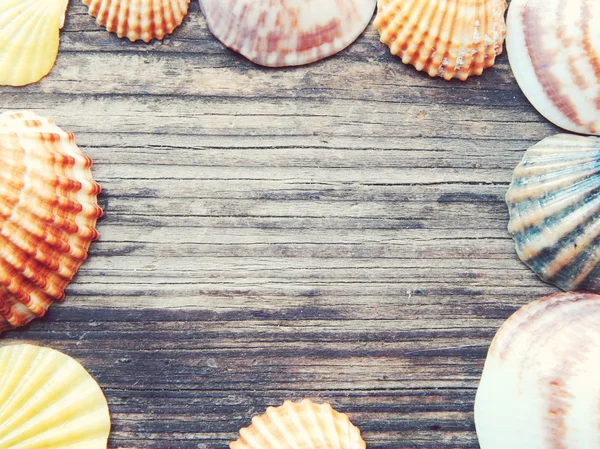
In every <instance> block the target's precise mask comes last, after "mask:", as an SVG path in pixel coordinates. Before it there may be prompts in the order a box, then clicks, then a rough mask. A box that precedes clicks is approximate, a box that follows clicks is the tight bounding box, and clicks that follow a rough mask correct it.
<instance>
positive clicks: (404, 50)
mask: <svg viewBox="0 0 600 449" xmlns="http://www.w3.org/2000/svg"><path fill="white" fill-rule="evenodd" d="M506 8H507V4H506V1H505V0H446V1H439V0H378V2H377V17H376V18H375V22H374V25H375V28H377V31H379V34H380V35H381V42H383V43H384V44H386V45H387V46H388V47H390V50H391V52H392V54H394V55H397V56H399V57H400V58H402V62H403V63H405V64H411V65H413V66H415V67H416V69H417V70H422V71H425V72H427V73H428V74H429V76H441V77H443V78H445V79H447V80H449V79H452V78H458V79H460V80H463V81H464V80H466V79H467V78H468V77H469V76H471V75H481V73H482V72H483V70H484V69H486V68H488V67H491V66H493V65H494V63H495V61H496V56H498V55H500V54H501V53H502V44H503V43H504V38H505V36H506V24H505V21H504V12H505V11H506Z"/></svg>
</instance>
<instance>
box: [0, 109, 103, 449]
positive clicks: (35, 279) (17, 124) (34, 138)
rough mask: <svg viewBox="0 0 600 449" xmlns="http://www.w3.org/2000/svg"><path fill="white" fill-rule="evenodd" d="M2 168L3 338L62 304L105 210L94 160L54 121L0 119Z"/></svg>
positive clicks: (25, 115) (28, 115)
mask: <svg viewBox="0 0 600 449" xmlns="http://www.w3.org/2000/svg"><path fill="white" fill-rule="evenodd" d="M0 161H2V170H1V171H0V331H2V330H6V329H9V328H11V327H16V326H23V325H25V324H26V323H28V322H29V321H31V320H32V319H34V318H36V317H41V316H43V315H44V314H45V313H46V310H47V309H48V307H49V306H50V305H51V304H52V303H53V302H54V301H58V300H61V299H62V298H63V297H64V289H65V287H66V286H67V284H68V283H69V282H70V281H71V279H72V278H73V276H74V275H75V273H76V272H77V270H78V268H79V266H80V265H81V263H82V262H83V261H84V260H85V258H86V257H87V250H88V247H89V245H90V243H91V242H92V240H94V239H96V238H97V237H98V233H97V232H96V229H95V225H96V220H97V219H98V218H99V217H100V216H101V215H102V209H100V208H99V207H98V205H97V199H96V197H97V195H98V193H99V192H100V187H99V186H98V185H97V184H96V183H94V181H93V179H92V174H91V171H90V167H91V165H92V161H91V159H90V158H88V157H86V156H84V155H83V154H82V153H81V151H79V148H77V145H76V144H75V141H74V137H73V134H71V133H66V132H64V131H62V130H61V129H60V128H59V127H58V126H56V125H55V124H54V122H53V121H52V120H49V119H46V118H42V117H40V116H38V115H36V114H34V113H32V112H18V113H5V114H2V115H0ZM0 447H1V446H0Z"/></svg>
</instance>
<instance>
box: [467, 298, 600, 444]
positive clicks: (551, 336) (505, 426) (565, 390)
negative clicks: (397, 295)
mask: <svg viewBox="0 0 600 449" xmlns="http://www.w3.org/2000/svg"><path fill="white" fill-rule="evenodd" d="M599 372H600V296H598V295H594V294H589V293H587V294H586V293H559V294H556V295H552V296H548V297H545V298H542V299H539V300H537V301H535V302H533V303H531V304H529V305H527V306H525V307H523V308H522V309H521V310H519V311H518V312H517V313H515V314H514V315H513V316H512V317H510V318H509V319H508V321H506V322H505V323H504V325H503V326H502V327H501V328H500V330H499V331H498V333H497V334H496V337H495V338H494V341H493V342H492V345H491V347H490V349H489V352H488V356H487V359H486V361H485V367H484V369H483V375H482V377H481V382H480V384H479V389H478V390H477V396H476V399H475V425H476V428H477V436H478V437H479V444H480V446H481V449H508V448H510V449H558V448H562V449H566V448H571V449H596V448H598V445H599V444H600V410H599V408H598V404H599V402H600V383H599V382H598V373H599Z"/></svg>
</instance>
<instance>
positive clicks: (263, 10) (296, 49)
mask: <svg viewBox="0 0 600 449" xmlns="http://www.w3.org/2000/svg"><path fill="white" fill-rule="evenodd" d="M375 5H376V0H200V6H201V7H202V11H203V12H204V16H205V17H206V22H207V23H208V27H209V28H210V30H211V32H212V33H213V34H214V35H215V36H216V37H217V39H219V40H220V41H221V42H222V43H223V44H224V45H225V46H227V47H229V48H231V49H232V50H234V51H237V52H238V53H241V54H242V55H244V56H245V57H246V58H248V59H250V60H251V61H252V62H254V63H256V64H260V65H264V66H269V67H283V66H296V65H303V64H309V63H311V62H315V61H318V60H320V59H323V58H326V57H328V56H331V55H334V54H336V53H339V52H340V51H342V50H343V49H344V48H346V47H348V46H349V45H350V44H351V43H352V42H354V41H355V40H356V39H357V38H358V37H359V36H360V35H361V33H362V32H363V31H364V30H365V28H366V27H367V25H368V24H369V22H370V20H371V18H372V17H373V12H374V11H375Z"/></svg>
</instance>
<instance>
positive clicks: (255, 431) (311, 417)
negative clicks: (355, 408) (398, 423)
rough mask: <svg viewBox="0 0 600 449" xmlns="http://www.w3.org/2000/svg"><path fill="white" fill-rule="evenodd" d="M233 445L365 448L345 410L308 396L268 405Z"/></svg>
mask: <svg viewBox="0 0 600 449" xmlns="http://www.w3.org/2000/svg"><path fill="white" fill-rule="evenodd" d="M229 447H230V449H300V448H301V449H323V448H336V449H365V447H366V445H365V442H364V441H363V439H362V438H361V436H360V430H358V428H356V427H355V426H354V425H352V423H351V422H350V420H349V419H348V417H347V416H346V415H344V414H343V413H339V412H336V411H335V410H333V409H332V408H331V406H330V405H329V404H321V405H317V404H315V403H313V402H311V401H309V400H308V399H305V400H303V401H302V402H298V403H294V402H291V401H285V402H284V404H283V405H282V406H279V407H269V408H268V409H267V411H266V413H265V414H264V415H262V416H255V417H254V418H252V425H251V426H250V427H246V428H244V429H242V430H240V437H239V438H238V439H237V441H234V442H232V443H230V444H229Z"/></svg>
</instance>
